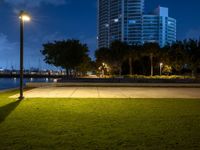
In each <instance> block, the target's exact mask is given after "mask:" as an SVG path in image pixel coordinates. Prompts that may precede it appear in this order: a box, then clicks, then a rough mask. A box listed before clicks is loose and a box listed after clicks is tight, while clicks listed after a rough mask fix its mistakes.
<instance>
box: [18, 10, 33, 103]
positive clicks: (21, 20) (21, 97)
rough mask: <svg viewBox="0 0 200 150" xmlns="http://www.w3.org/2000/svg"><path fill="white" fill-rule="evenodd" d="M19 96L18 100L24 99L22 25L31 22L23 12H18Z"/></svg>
mask: <svg viewBox="0 0 200 150" xmlns="http://www.w3.org/2000/svg"><path fill="white" fill-rule="evenodd" d="M19 19H20V96H19V99H20V100H22V99H24V96H23V78H24V23H25V22H29V21H31V17H30V16H29V15H28V13H27V12H25V11H20V14H19Z"/></svg>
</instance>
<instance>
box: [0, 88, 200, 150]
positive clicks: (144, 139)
mask: <svg viewBox="0 0 200 150" xmlns="http://www.w3.org/2000/svg"><path fill="white" fill-rule="evenodd" d="M15 93H16V92H15V91H13V92H7V93H0V150H29V149H33V150H37V149H40V150H42V149H48V150H51V149H58V150H71V149H74V150H76V149H86V150H89V149H92V150H93V149H111V150H117V149H120V150H126V149H130V150H133V149H152V150H159V149H161V150H164V149H169V150H174V149H180V150H190V149H191V150H199V149H200V100H189V99H26V100H24V101H16V100H15V99H9V98H8V97H9V96H10V95H13V94H15Z"/></svg>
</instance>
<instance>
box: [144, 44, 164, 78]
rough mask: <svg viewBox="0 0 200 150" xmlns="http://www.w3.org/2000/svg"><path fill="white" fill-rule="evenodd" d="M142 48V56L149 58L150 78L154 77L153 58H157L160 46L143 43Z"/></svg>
mask: <svg viewBox="0 0 200 150" xmlns="http://www.w3.org/2000/svg"><path fill="white" fill-rule="evenodd" d="M143 48H144V55H146V56H148V57H149V58H150V63H151V76H153V75H154V68H153V58H154V57H156V56H158V54H159V50H160V46H159V44H158V43H145V44H144V45H143Z"/></svg>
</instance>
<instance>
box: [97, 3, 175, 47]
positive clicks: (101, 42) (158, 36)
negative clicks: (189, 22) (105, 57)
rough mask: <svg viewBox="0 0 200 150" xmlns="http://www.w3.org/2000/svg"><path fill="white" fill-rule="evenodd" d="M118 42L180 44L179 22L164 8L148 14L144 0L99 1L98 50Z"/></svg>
mask: <svg viewBox="0 0 200 150" xmlns="http://www.w3.org/2000/svg"><path fill="white" fill-rule="evenodd" d="M115 40H120V41H123V42H127V43H128V44H143V43H145V42H157V43H159V45H160V46H164V45H166V44H167V43H169V44H170V43H172V42H174V41H176V20H175V19H173V18H170V17H169V16H168V8H164V7H159V8H157V9H156V10H155V12H154V13H152V14H148V15H146V14H144V0H98V47H99V48H101V47H109V46H110V44H111V43H112V41H115Z"/></svg>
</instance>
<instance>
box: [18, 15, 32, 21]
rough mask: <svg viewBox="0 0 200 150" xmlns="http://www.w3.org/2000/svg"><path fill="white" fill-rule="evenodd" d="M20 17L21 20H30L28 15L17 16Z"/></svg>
mask: <svg viewBox="0 0 200 150" xmlns="http://www.w3.org/2000/svg"><path fill="white" fill-rule="evenodd" d="M19 18H20V19H22V20H23V21H27V22H28V21H31V18H30V17H29V16H28V15H22V16H20V17H19Z"/></svg>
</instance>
